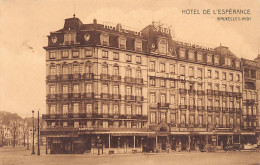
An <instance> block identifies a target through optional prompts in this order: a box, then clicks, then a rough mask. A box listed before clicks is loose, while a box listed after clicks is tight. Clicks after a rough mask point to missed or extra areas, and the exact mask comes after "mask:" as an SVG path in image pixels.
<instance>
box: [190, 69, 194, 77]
mask: <svg viewBox="0 0 260 165" xmlns="http://www.w3.org/2000/svg"><path fill="white" fill-rule="evenodd" d="M189 75H190V77H193V76H194V69H193V67H190V68H189Z"/></svg>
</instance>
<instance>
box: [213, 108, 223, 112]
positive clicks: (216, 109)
mask: <svg viewBox="0 0 260 165" xmlns="http://www.w3.org/2000/svg"><path fill="white" fill-rule="evenodd" d="M213 109H214V111H215V112H220V110H221V108H220V107H214V108H213Z"/></svg>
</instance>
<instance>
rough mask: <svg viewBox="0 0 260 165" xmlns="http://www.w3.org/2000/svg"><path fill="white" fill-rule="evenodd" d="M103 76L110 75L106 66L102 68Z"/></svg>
mask: <svg viewBox="0 0 260 165" xmlns="http://www.w3.org/2000/svg"><path fill="white" fill-rule="evenodd" d="M102 74H108V68H107V66H106V65H103V66H102Z"/></svg>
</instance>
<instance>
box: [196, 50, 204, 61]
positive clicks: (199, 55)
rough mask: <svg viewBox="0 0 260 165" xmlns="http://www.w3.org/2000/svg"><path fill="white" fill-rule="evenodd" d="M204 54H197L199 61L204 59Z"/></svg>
mask: <svg viewBox="0 0 260 165" xmlns="http://www.w3.org/2000/svg"><path fill="white" fill-rule="evenodd" d="M202 56H203V55H202V53H200V52H199V53H198V54H197V60H198V61H203V58H202Z"/></svg>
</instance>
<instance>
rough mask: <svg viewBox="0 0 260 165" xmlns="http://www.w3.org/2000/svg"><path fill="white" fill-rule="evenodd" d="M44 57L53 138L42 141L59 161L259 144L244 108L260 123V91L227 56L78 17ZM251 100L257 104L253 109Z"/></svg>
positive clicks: (55, 36)
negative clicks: (64, 156) (82, 156)
mask: <svg viewBox="0 0 260 165" xmlns="http://www.w3.org/2000/svg"><path fill="white" fill-rule="evenodd" d="M44 48H45V50H46V69H47V71H46V73H47V75H46V76H47V78H46V89H47V91H46V92H47V99H46V105H47V106H46V107H47V109H46V114H44V115H43V119H44V120H45V121H46V122H47V129H45V130H43V131H41V134H42V135H43V136H46V138H47V141H48V149H49V150H50V153H83V152H92V153H94V152H97V150H96V149H95V148H102V152H107V153H108V152H111V153H126V152H141V151H143V150H145V151H154V152H155V151H170V150H175V151H176V150H188V151H189V150H199V149H201V148H203V147H204V146H205V145H212V146H214V148H218V149H223V148H225V147H226V146H227V145H228V144H230V143H240V144H241V143H249V142H250V143H255V142H256V130H257V128H258V127H257V126H258V125H259V123H258V121H259V119H258V118H254V117H247V116H244V114H243V112H244V111H242V108H244V107H245V106H246V108H247V109H250V108H251V109H252V115H254V114H255V116H257V117H258V114H259V111H257V109H258V106H257V105H258V103H257V91H256V88H255V89H252V90H251V89H250V90H249V89H246V88H245V87H244V86H246V85H245V81H244V80H245V79H244V77H245V76H244V75H245V68H246V67H244V65H241V60H240V59H239V58H237V57H236V56H235V55H234V54H233V53H232V52H231V51H230V50H229V49H228V48H227V47H224V46H219V47H217V48H215V49H209V48H204V47H201V46H198V45H191V44H187V43H182V42H179V41H174V40H173V39H172V37H171V32H170V30H169V29H168V28H163V27H161V26H159V25H157V24H156V23H154V22H153V23H152V24H151V25H149V26H147V27H146V28H144V29H143V30H142V31H140V32H135V31H131V30H128V29H126V28H124V27H123V26H122V25H121V24H117V25H115V26H114V25H112V24H98V23H97V20H95V19H94V20H93V23H92V24H83V23H82V22H81V21H80V20H79V19H78V18H75V17H73V18H69V19H66V20H65V24H64V27H63V28H62V29H61V30H58V31H55V32H51V33H50V35H49V36H48V46H46V47H44ZM242 64H243V63H242ZM242 92H244V93H243V95H242ZM245 92H248V93H249V92H251V94H252V96H251V95H250V96H251V97H250V98H248V99H250V105H249V104H247V100H248V99H247V98H245V97H244V94H245ZM253 94H255V95H253ZM252 98H255V99H256V100H255V102H254V103H253V101H251V100H252ZM254 110H255V111H254ZM254 112H255V113H254ZM245 122H247V125H244V123H245ZM249 123H251V126H250V127H249ZM248 137H250V141H246V140H243V138H244V139H249V138H248Z"/></svg>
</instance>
